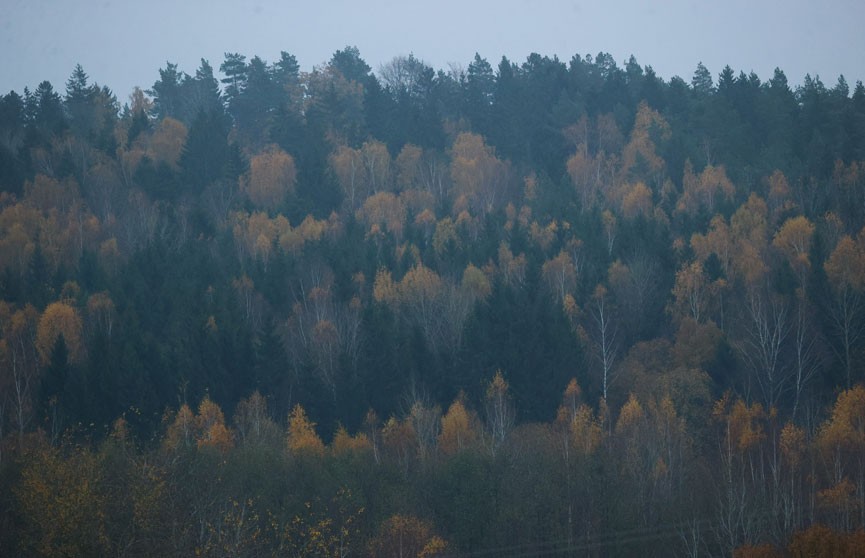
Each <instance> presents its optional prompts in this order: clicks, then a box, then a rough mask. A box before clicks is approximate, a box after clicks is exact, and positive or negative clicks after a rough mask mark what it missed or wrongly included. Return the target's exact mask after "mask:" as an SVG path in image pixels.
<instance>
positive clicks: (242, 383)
mask: <svg viewBox="0 0 865 558" xmlns="http://www.w3.org/2000/svg"><path fill="white" fill-rule="evenodd" d="M155 75H156V76H158V79H156V80H154V83H153V84H151V85H150V86H149V87H147V88H146V90H142V89H135V90H134V91H133V93H132V95H131V96H130V97H129V99H128V101H127V100H123V99H118V98H117V96H116V95H115V94H114V92H113V91H112V90H111V89H110V87H109V86H110V84H103V83H101V81H100V80H99V76H89V75H88V74H87V72H86V71H85V69H84V68H83V67H81V66H76V67H74V68H73V69H72V70H71V74H70V76H69V78H68V80H67V81H66V82H65V83H63V84H52V83H50V82H47V81H46V82H42V83H39V84H38V85H37V86H35V87H34V88H33V89H30V88H26V89H23V90H22V91H17V92H16V91H11V92H9V93H8V94H6V95H4V96H2V97H0V300H2V302H0V555H4V556H5V555H10V556H12V555H25V556H29V555H33V556H55V555H56V556H61V555H64V556H65V555H87V556H89V555H94V556H102V555H114V556H189V555H204V556H284V555H290V556H348V555H360V556H417V557H421V556H424V557H432V556H483V555H490V556H492V555H496V556H535V555H577V556H584V555H588V556H614V555H621V556H628V555H634V554H635V553H640V554H643V555H657V556H667V555H669V554H670V553H671V552H673V553H675V554H676V555H682V556H697V555H706V554H708V555H727V556H729V555H735V556H743V557H744V556H788V555H790V556H806V555H807V556H811V555H813V554H809V552H811V550H809V549H814V548H818V549H823V551H825V552H828V554H826V555H850V556H853V555H857V554H855V553H862V552H863V548H865V531H863V527H865V387H863V374H865V366H863V358H862V357H863V350H865V316H863V304H865V298H863V295H865V86H863V84H862V83H861V82H860V81H856V82H855V83H848V82H847V81H846V80H845V78H844V77H843V76H839V77H837V79H833V80H832V81H831V82H827V83H824V82H823V81H821V80H820V78H818V77H816V76H814V77H812V76H811V75H806V76H805V77H804V78H803V79H802V82H801V85H791V83H790V82H789V81H788V79H787V76H786V75H785V73H784V72H783V71H782V70H781V69H776V70H775V71H774V74H773V75H772V76H771V78H769V79H765V80H764V79H761V77H759V76H758V75H757V74H755V73H753V72H745V71H741V70H739V69H735V68H730V67H729V66H728V67H724V68H722V69H720V71H719V72H718V73H713V72H711V71H710V70H709V69H707V68H706V67H705V66H704V65H703V64H698V65H697V66H696V68H695V70H694V72H693V75H692V76H691V77H689V78H688V79H687V80H684V79H681V78H678V77H673V78H670V79H663V78H661V77H659V76H658V75H656V74H655V72H654V70H653V69H652V67H651V66H650V65H641V64H640V63H638V62H637V60H636V58H634V57H631V58H630V59H628V60H626V61H624V62H621V63H620V62H617V61H616V60H615V59H614V58H613V57H612V56H611V55H609V54H607V53H604V52H601V53H599V54H597V55H593V56H580V55H575V56H574V57H573V58H570V59H568V60H560V59H558V58H556V57H554V56H544V55H539V54H532V55H530V56H528V57H527V58H526V59H525V60H520V61H512V60H509V59H507V58H504V57H503V58H501V59H499V60H487V59H485V58H483V57H482V56H480V55H475V57H474V58H473V59H472V60H470V61H467V63H466V64H465V66H464V70H461V69H459V67H454V68H451V69H448V70H441V69H436V68H433V67H431V66H429V65H428V64H426V63H425V62H424V61H423V60H421V59H419V58H416V57H414V56H413V55H408V56H402V55H400V56H397V57H395V58H393V59H392V60H391V61H390V62H388V63H386V64H383V65H381V66H380V67H379V68H378V69H376V70H375V71H374V70H373V69H372V68H371V67H370V65H369V64H367V62H366V61H365V60H364V58H363V56H362V53H361V51H359V50H358V49H357V48H355V47H351V46H348V47H345V48H343V49H340V50H337V51H336V52H335V53H334V54H333V55H332V57H331V58H330V59H329V61H328V62H327V63H325V64H322V65H320V66H319V67H316V68H315V69H314V70H312V71H309V72H302V71H300V65H299V63H298V60H297V58H295V56H293V55H292V54H290V53H288V52H282V53H281V54H280V56H279V57H278V58H277V59H275V60H265V59H263V58H260V57H258V56H255V55H254V54H242V53H231V52H229V53H226V54H225V56H224V58H223V59H222V60H220V61H219V63H218V64H217V63H215V62H214V63H213V64H211V63H209V62H208V61H207V60H204V59H202V60H201V61H200V65H199V66H198V67H188V68H187V67H180V66H178V65H176V64H173V63H166V64H165V65H164V66H163V67H161V68H159V69H158V71H156V72H155ZM734 553H735V554H734Z"/></svg>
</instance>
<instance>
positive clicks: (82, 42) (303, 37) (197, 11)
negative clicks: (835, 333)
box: [0, 0, 865, 102]
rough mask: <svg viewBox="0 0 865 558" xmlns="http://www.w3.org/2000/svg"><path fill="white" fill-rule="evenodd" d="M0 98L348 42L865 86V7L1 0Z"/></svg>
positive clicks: (370, 56)
mask: <svg viewBox="0 0 865 558" xmlns="http://www.w3.org/2000/svg"><path fill="white" fill-rule="evenodd" d="M0 8H2V10H0V12H2V13H0V93H5V92H8V91H9V90H12V89H14V90H16V91H18V92H21V91H23V89H24V86H29V87H30V88H31V89H32V88H34V87H35V86H36V85H37V84H38V83H39V82H40V81H42V80H46V79H47V80H49V81H51V83H52V84H53V85H54V86H55V88H57V89H58V90H60V91H63V90H64V87H65V82H66V79H67V78H68V77H69V75H70V74H71V72H72V69H73V68H74V66H75V64H76V63H80V64H81V65H82V66H83V67H84V70H85V71H86V72H87V73H88V74H89V75H90V78H91V81H96V82H98V83H99V84H100V85H107V86H109V87H111V88H112V89H113V90H114V92H115V93H116V94H117V96H118V99H119V100H121V102H124V101H126V100H127V99H128V96H129V93H130V92H131V91H132V88H133V86H135V85H138V86H141V87H142V88H144V89H147V88H149V87H150V86H152V85H153V82H154V81H156V79H157V78H158V76H159V74H158V70H159V68H162V67H164V66H165V63H166V61H171V62H175V63H177V64H178V65H179V66H180V69H181V70H183V71H186V72H187V73H190V74H193V73H194V72H195V69H196V68H197V67H198V65H199V60H200V59H201V58H207V59H208V60H210V62H211V64H212V65H213V67H214V68H215V69H218V68H219V64H220V63H221V62H222V60H223V58H224V53H225V52H240V53H241V54H245V55H246V56H247V57H252V56H253V55H259V56H261V57H262V58H263V59H265V60H267V61H268V62H271V61H274V60H276V59H277V58H278V57H279V52H280V51H281V50H285V51H287V52H289V53H291V54H294V55H295V56H296V57H297V59H298V61H299V62H300V65H301V69H303V70H309V69H311V68H312V66H314V65H320V64H322V63H324V62H326V61H327V60H328V59H329V58H330V56H331V54H333V52H334V51H335V50H338V49H341V48H343V47H345V46H346V45H355V46H357V47H358V48H359V49H360V53H361V56H362V57H363V58H364V60H366V62H367V63H368V64H369V65H370V66H372V67H373V69H374V70H378V68H379V66H380V65H381V64H382V63H385V62H387V61H388V60H390V59H392V58H393V57H394V56H397V55H407V54H409V53H414V55H415V56H416V57H418V58H420V59H422V60H424V61H425V62H426V63H427V64H429V65H431V66H433V67H434V68H436V69H446V68H447V67H448V66H449V64H451V63H457V64H459V65H462V66H466V65H468V63H469V62H470V61H471V59H472V58H473V56H474V53H475V52H478V53H480V55H481V56H483V57H485V58H486V59H487V60H489V61H490V63H491V64H492V65H493V67H495V66H496V65H497V64H498V62H499V60H501V57H502V55H505V56H507V57H508V58H509V59H510V60H511V61H512V62H523V61H524V60H525V59H526V56H527V55H528V54H530V53H532V52H537V53H539V54H543V55H549V56H553V55H557V56H558V57H559V58H560V59H562V60H563V61H565V62H567V61H568V60H570V58H571V57H572V56H573V55H574V54H580V55H586V54H592V55H593V56H594V55H595V54H597V53H598V52H599V51H605V52H609V53H610V54H612V55H613V57H614V58H615V60H616V61H617V62H618V63H619V64H622V63H623V62H624V61H625V60H627V58H628V57H629V56H630V55H631V54H633V55H634V56H636V57H637V61H638V62H639V63H640V64H641V65H644V66H645V65H650V66H652V67H653V68H654V69H655V72H656V73H657V74H658V75H660V76H661V77H662V78H664V79H665V80H668V79H669V78H670V77H672V76H674V75H679V76H682V77H684V78H686V79H687V80H690V78H691V76H692V75H693V72H694V69H695V68H696V66H697V63H698V62H700V61H702V62H703V63H704V64H705V65H706V67H708V69H709V70H710V71H711V72H712V75H713V76H714V77H715V79H716V81H717V75H718V73H719V72H720V71H721V69H722V68H723V67H724V65H727V64H729V65H730V66H731V67H732V68H733V69H734V70H736V72H737V73H738V71H739V70H744V71H745V72H746V73H748V72H750V71H754V72H756V73H757V75H758V76H760V78H761V79H762V80H764V81H765V80H766V79H769V78H770V77H771V76H772V72H773V70H774V68H775V67H776V66H777V67H780V68H781V69H782V70H784V72H785V73H786V74H787V78H788V80H789V81H790V82H791V84H799V83H801V82H802V79H803V78H804V76H805V74H806V73H810V74H811V75H812V76H814V75H819V76H820V77H821V79H822V80H823V82H824V83H825V84H826V85H827V87H831V86H833V85H834V84H835V83H836V81H837V79H838V76H839V75H840V74H843V75H844V76H845V77H846V79H847V81H848V83H849V84H850V86H851V88H852V86H853V85H854V84H855V82H856V81H857V80H865V32H863V29H862V27H863V23H865V2H863V1H862V0H655V1H651V0H595V1H593V2H585V1H571V0H426V1H423V2H415V1H413V0H304V1H296V0H283V1H272V0H237V1H231V2H229V1H224V0H150V1H149V2H148V1H128V2H127V1H120V0H91V1H87V0H0Z"/></svg>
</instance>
